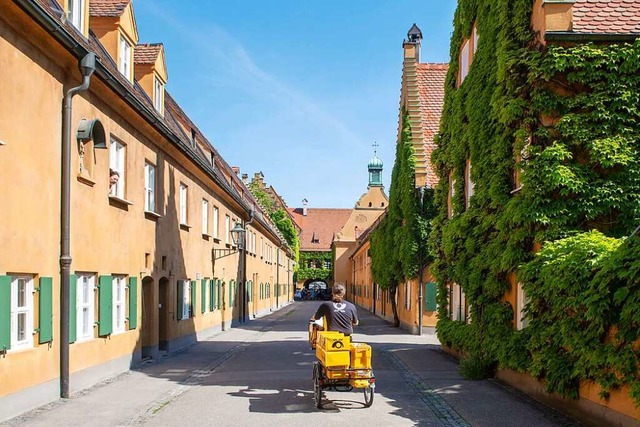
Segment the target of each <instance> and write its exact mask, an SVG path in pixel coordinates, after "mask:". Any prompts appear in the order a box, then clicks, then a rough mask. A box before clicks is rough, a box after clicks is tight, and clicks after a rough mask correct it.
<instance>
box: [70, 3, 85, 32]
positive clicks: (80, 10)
mask: <svg viewBox="0 0 640 427" xmlns="http://www.w3.org/2000/svg"><path fill="white" fill-rule="evenodd" d="M84 10H85V0H69V21H71V23H72V24H73V26H74V27H76V28H77V29H78V31H80V32H81V33H82V34H84V27H85V17H84Z"/></svg>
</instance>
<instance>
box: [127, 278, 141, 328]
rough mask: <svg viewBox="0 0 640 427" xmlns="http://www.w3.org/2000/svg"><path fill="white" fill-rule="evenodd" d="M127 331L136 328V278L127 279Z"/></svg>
mask: <svg viewBox="0 0 640 427" xmlns="http://www.w3.org/2000/svg"><path fill="white" fill-rule="evenodd" d="M127 320H129V330H131V329H135V328H137V327H138V278H137V277H129V318H128V319H127Z"/></svg>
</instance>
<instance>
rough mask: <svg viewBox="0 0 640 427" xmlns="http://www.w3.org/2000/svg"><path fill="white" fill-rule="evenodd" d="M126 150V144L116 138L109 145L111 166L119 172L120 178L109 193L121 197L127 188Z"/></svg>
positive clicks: (122, 197)
mask: <svg viewBox="0 0 640 427" xmlns="http://www.w3.org/2000/svg"><path fill="white" fill-rule="evenodd" d="M125 150H126V146H125V145H124V144H122V143H121V142H120V141H118V140H116V139H113V138H112V139H111V145H110V146H109V168H110V169H112V170H114V171H116V172H118V174H119V176H120V177H119V178H118V182H116V183H115V184H114V185H113V186H112V187H111V191H110V193H109V195H110V196H115V197H119V198H121V199H124V198H125V197H124V189H125V181H126V177H125V167H124V164H125V163H124V162H125Z"/></svg>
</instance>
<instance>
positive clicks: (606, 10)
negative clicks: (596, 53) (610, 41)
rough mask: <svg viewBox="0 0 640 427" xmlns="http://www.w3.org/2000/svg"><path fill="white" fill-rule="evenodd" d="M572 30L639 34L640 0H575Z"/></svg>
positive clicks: (587, 32) (583, 32)
mask: <svg viewBox="0 0 640 427" xmlns="http://www.w3.org/2000/svg"><path fill="white" fill-rule="evenodd" d="M573 31H574V32H576V33H582V34H640V1H638V0H576V1H575V3H574V4H573Z"/></svg>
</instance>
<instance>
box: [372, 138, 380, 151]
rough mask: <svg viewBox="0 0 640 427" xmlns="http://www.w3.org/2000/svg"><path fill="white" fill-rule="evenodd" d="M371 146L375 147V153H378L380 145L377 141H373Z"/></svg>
mask: <svg viewBox="0 0 640 427" xmlns="http://www.w3.org/2000/svg"><path fill="white" fill-rule="evenodd" d="M371 146H372V147H373V154H377V151H378V150H377V149H378V147H379V145H378V143H377V142H376V141H373V144H371Z"/></svg>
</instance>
